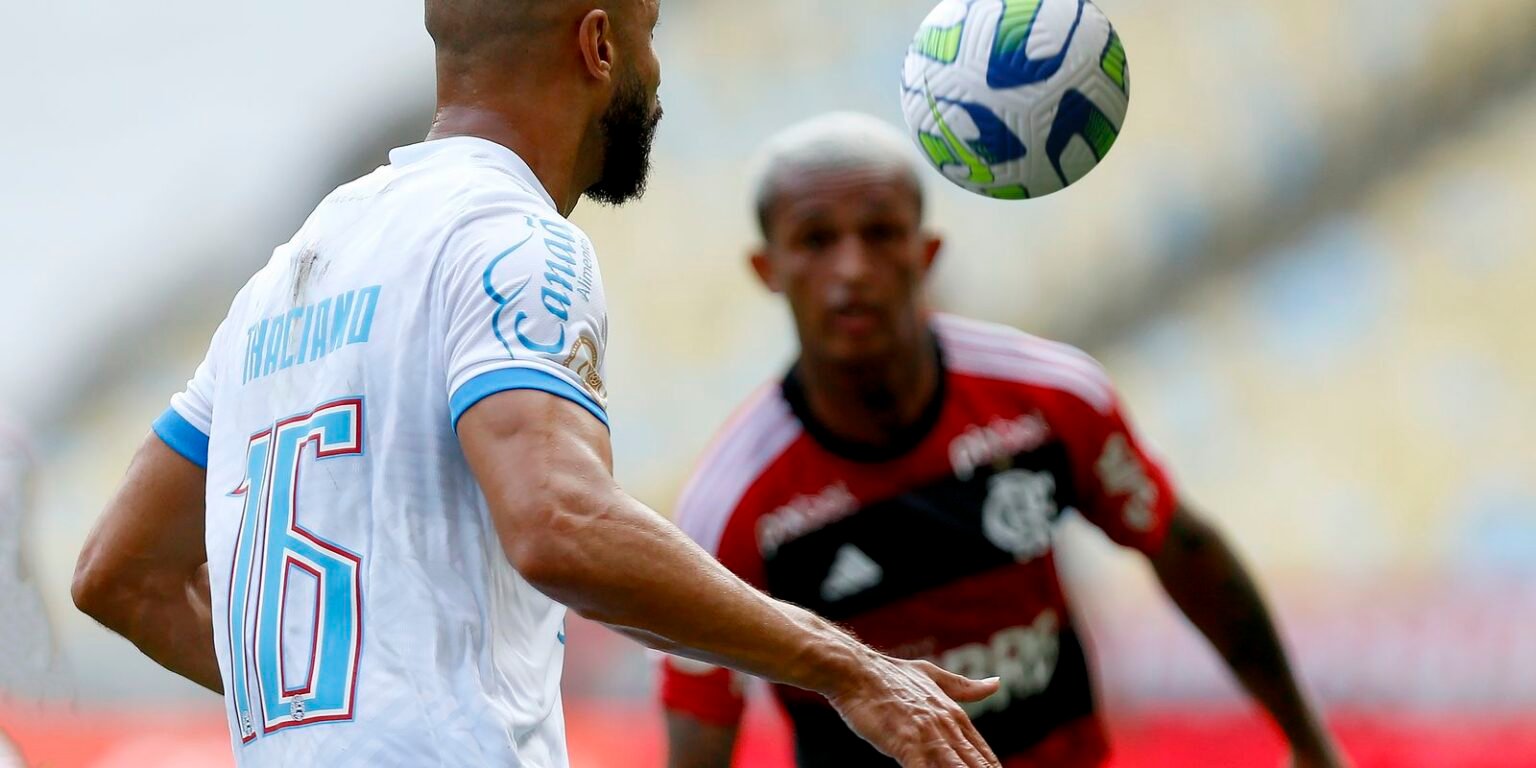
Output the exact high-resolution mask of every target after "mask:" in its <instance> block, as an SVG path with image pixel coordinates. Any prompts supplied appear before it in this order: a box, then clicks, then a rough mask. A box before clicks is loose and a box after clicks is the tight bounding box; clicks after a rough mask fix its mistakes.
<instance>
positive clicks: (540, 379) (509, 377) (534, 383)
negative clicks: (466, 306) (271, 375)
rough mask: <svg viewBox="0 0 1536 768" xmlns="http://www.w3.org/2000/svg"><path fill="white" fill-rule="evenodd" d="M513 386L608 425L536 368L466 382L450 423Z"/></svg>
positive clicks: (572, 390) (566, 385) (576, 394)
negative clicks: (557, 400)
mask: <svg viewBox="0 0 1536 768" xmlns="http://www.w3.org/2000/svg"><path fill="white" fill-rule="evenodd" d="M510 389H534V390H538V391H540V392H548V393H549V394H551V395H554V396H556V397H563V398H565V399H566V400H569V401H571V402H573V403H575V404H577V405H579V406H581V407H583V408H585V409H587V412H589V413H591V414H592V415H593V416H595V417H597V420H598V421H601V422H602V423H603V426H605V427H606V426H608V414H607V412H605V411H604V410H603V409H602V406H599V405H598V404H597V402H596V401H594V400H593V399H592V398H591V397H590V396H588V395H587V393H585V392H583V391H581V390H580V389H579V388H577V387H576V385H574V384H572V383H570V382H568V381H566V380H565V379H562V378H560V377H559V376H556V375H555V374H553V373H549V372H547V371H541V370H539V369H537V368H498V369H496V370H494V371H486V372H485V373H482V374H480V375H479V376H476V377H474V378H473V379H470V380H469V381H466V382H464V383H463V384H461V385H459V388H458V389H456V390H454V391H453V394H452V395H451V396H450V397H449V398H448V410H449V412H450V413H451V414H452V422H451V423H452V424H453V429H454V431H455V432H457V431H458V429H459V417H461V416H463V415H464V412H465V411H467V410H469V408H470V406H472V405H474V404H475V403H478V402H480V401H481V400H484V399H485V398H487V397H490V396H491V395H494V394H496V393H497V392H506V391H507V390H510ZM204 439H205V440H206V438H204Z"/></svg>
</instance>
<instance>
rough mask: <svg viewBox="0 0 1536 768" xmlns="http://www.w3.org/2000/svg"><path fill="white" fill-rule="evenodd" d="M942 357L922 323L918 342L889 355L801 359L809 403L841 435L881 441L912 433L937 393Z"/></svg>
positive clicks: (872, 442)
mask: <svg viewBox="0 0 1536 768" xmlns="http://www.w3.org/2000/svg"><path fill="white" fill-rule="evenodd" d="M940 373H941V371H940V367H939V357H938V352H937V350H936V348H935V346H934V344H933V340H932V337H931V335H930V333H929V331H928V330H927V328H923V329H922V331H921V333H920V341H919V343H916V344H912V345H910V346H908V347H906V348H904V349H902V350H901V351H900V352H899V353H898V354H896V355H893V356H892V357H890V358H887V359H884V360H880V361H872V362H860V363H857V364H848V363H834V362H828V361H817V360H815V359H813V358H811V357H809V356H802V358H801V360H800V371H799V375H800V379H801V383H802V385H803V387H804V391H805V400H806V404H807V405H808V406H809V408H810V411H811V415H812V416H813V417H814V418H815V419H816V421H817V422H818V423H819V425H820V426H821V428H823V429H825V430H827V431H828V432H831V433H832V434H833V435H836V436H837V437H838V438H839V439H841V440H844V441H847V442H850V443H856V444H861V445H866V446H874V447H879V446H883V445H885V444H887V443H889V442H890V441H891V440H894V439H897V438H898V437H899V436H901V435H903V434H905V433H908V432H910V431H911V429H912V428H913V427H914V426H915V425H917V423H918V422H919V421H921V420H922V419H923V416H924V414H925V413H926V412H927V411H928V409H929V407H930V405H931V404H932V402H933V399H934V398H935V397H937V396H938V393H939V376H940Z"/></svg>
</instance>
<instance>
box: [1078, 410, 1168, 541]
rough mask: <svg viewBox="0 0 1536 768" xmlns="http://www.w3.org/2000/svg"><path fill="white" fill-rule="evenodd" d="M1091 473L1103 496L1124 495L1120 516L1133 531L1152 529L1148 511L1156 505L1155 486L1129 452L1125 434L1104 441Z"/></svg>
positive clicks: (1115, 435)
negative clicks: (1101, 487)
mask: <svg viewBox="0 0 1536 768" xmlns="http://www.w3.org/2000/svg"><path fill="white" fill-rule="evenodd" d="M1093 470H1094V473H1095V474H1097V475H1098V478H1099V485H1101V486H1103V488H1104V493H1105V495H1107V496H1112V497H1120V496H1128V497H1129V498H1128V499H1126V501H1125V506H1124V507H1123V508H1122V511H1121V517H1122V518H1123V519H1124V520H1125V524H1126V525H1127V526H1129V527H1130V528H1131V530H1133V531H1143V532H1145V531H1149V530H1152V524H1153V522H1154V521H1153V519H1152V508H1153V507H1154V506H1156V504H1157V486H1156V485H1153V484H1152V481H1151V480H1150V479H1148V478H1147V468H1146V467H1145V466H1143V465H1142V463H1141V458H1140V457H1139V456H1137V455H1136V452H1135V451H1133V450H1131V445H1130V441H1129V440H1127V439H1126V437H1125V435H1124V434H1123V433H1120V432H1116V433H1115V434H1113V435H1111V436H1110V438H1109V439H1108V440H1106V441H1104V451H1103V452H1102V453H1100V454H1099V460H1098V461H1096V462H1094V465H1093Z"/></svg>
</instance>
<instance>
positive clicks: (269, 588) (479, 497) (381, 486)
mask: <svg viewBox="0 0 1536 768" xmlns="http://www.w3.org/2000/svg"><path fill="white" fill-rule="evenodd" d="M604 307H605V302H604V299H603V289H602V280H601V277H600V276H599V273H598V266H597V259H596V257H595V255H594V254H593V251H592V246H591V243H590V241H589V240H588V239H587V237H586V236H585V235H584V234H583V233H582V232H581V231H580V230H578V229H577V228H576V227H575V226H573V225H571V224H570V223H569V222H567V221H566V220H565V219H564V218H562V217H561V216H560V214H559V213H558V212H557V211H556V209H555V206H554V202H553V201H552V200H551V199H550V198H549V195H548V193H547V192H545V191H544V189H543V187H542V186H541V185H540V183H539V182H538V180H537V179H536V178H535V177H534V175H533V173H532V172H531V171H530V170H529V169H528V166H527V165H526V164H524V163H523V161H522V160H521V159H519V158H518V157H517V155H516V154H514V153H513V152H512V151H511V150H508V149H506V148H505V147H502V146H499V145H497V144H494V143H491V142H488V141H484V140H481V139H476V138H467V137H463V138H450V139H442V140H436V141H429V142H426V143H422V144H417V145H414V146H409V147H404V148H401V149H397V150H395V151H394V152H392V153H390V164H389V165H387V166H384V167H381V168H379V169H378V170H377V171H375V172H373V173H372V174H369V175H368V176H365V177H363V178H362V179H359V180H357V181H355V182H352V183H350V184H347V185H345V186H342V187H341V188H339V189H337V190H336V191H335V192H333V193H331V194H330V195H329V196H327V197H326V198H325V200H324V201H322V202H321V203H320V205H319V207H318V208H316V209H315V212H314V213H313V214H311V215H310V217H309V220H308V221H306V222H305V224H304V226H303V228H302V229H300V230H299V232H298V234H296V235H295V236H294V237H293V239H292V240H291V241H289V242H288V243H287V244H286V245H283V246H281V247H279V248H277V249H276V251H275V253H274V254H273V257H272V260H271V262H269V263H268V264H267V266H266V267H265V268H263V269H262V270H261V271H260V272H258V273H256V275H255V276H254V277H252V278H251V280H250V282H249V283H247V284H246V285H245V287H244V288H243V289H242V290H241V291H240V293H239V294H238V295H237V296H236V298H235V301H234V304H233V306H231V308H230V310H229V316H228V318H227V319H225V320H224V322H223V324H221V325H220V326H219V329H218V330H217V332H215V334H214V337H213V343H212V345H211V346H210V348H209V350H208V356H207V358H206V359H205V360H204V361H203V363H202V365H200V366H199V367H198V369H197V373H196V374H195V376H194V377H193V379H192V380H191V381H190V382H188V384H187V389H186V391H184V392H182V393H180V394H178V395H176V396H175V397H174V398H172V400H171V408H170V410H168V411H167V412H166V413H165V415H163V416H161V418H160V419H159V420H158V421H157V422H156V423H155V432H156V433H157V434H159V435H160V437H161V438H162V439H163V440H164V441H165V442H166V444H167V445H169V446H170V447H171V448H173V449H174V450H176V451H177V452H178V453H180V454H181V455H183V456H185V457H187V458H188V459H190V460H192V461H194V462H196V463H198V464H200V465H203V466H205V467H206V468H207V471H208V490H207V544H208V573H209V579H210V581H211V582H212V589H213V591H212V595H213V600H212V604H213V625H214V642H215V645H216V647H217V652H218V658H219V666H220V670H221V673H222V676H223V680H224V691H225V702H226V705H227V709H228V713H229V718H230V731H231V736H232V741H233V743H234V751H235V755H236V759H237V762H238V763H239V764H241V765H244V766H296V765H314V766H351V765H360V766H381V765H409V766H486V765H496V766H530V767H535V766H536V767H539V768H543V767H544V766H553V767H557V768H558V767H563V766H566V765H567V758H566V751H565V733H564V724H563V720H562V715H561V704H560V674H561V666H562V664H563V661H564V652H565V648H564V644H565V637H564V628H563V622H564V619H565V607H564V606H562V605H560V604H558V603H556V602H554V601H552V600H550V599H549V598H548V597H545V596H544V595H543V594H541V593H539V592H538V591H536V590H535V589H533V588H532V587H531V586H530V585H529V584H528V583H527V582H526V581H524V580H523V579H522V578H521V577H520V576H519V575H518V573H517V572H516V571H515V570H514V569H513V568H512V566H511V565H510V564H509V563H508V561H507V558H506V556H505V554H504V553H503V550H502V546H501V543H500V540H499V539H498V538H497V534H496V529H495V527H494V526H493V524H492V521H491V519H490V517H489V513H488V511H487V507H486V501H485V497H484V496H483V494H482V492H481V490H480V488H479V486H478V485H477V483H476V482H475V479H474V477H473V475H472V474H471V473H470V470H469V467H468V465H467V464H466V463H465V459H464V455H463V452H462V451H461V450H460V447H459V443H458V439H457V437H456V436H455V427H456V425H457V422H458V419H459V417H460V415H461V414H463V413H464V411H465V410H466V409H468V408H469V407H470V406H472V405H474V404H475V403H476V402H478V401H479V400H481V399H482V398H485V397H487V396H489V395H491V394H494V393H496V392H500V391H504V390H509V389H534V390H542V391H544V392H547V393H550V394H552V395H555V396H558V397H562V398H566V399H568V400H570V401H572V402H574V403H576V404H578V405H580V406H582V407H584V408H585V409H586V410H588V411H590V412H591V414H592V415H593V416H594V417H596V418H598V419H600V420H602V421H603V422H604V423H605V424H606V423H607V415H606V412H605V410H604V396H605V393H604V388H603V377H602V373H603V365H602V360H603V349H604V343H605V341H606V338H607V321H606V317H605V309H604Z"/></svg>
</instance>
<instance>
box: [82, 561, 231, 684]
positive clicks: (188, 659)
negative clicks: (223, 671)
mask: <svg viewBox="0 0 1536 768" xmlns="http://www.w3.org/2000/svg"><path fill="white" fill-rule="evenodd" d="M208 598H209V595H208V570H207V566H206V565H204V566H203V567H201V568H199V569H198V570H197V571H195V572H193V573H191V574H188V575H187V577H186V578H185V579H175V578H170V577H162V578H158V579H155V580H154V581H152V582H150V583H146V584H142V585H139V586H138V587H135V588H133V589H131V590H128V589H125V590H123V591H122V592H120V593H119V594H118V595H117V597H116V599H115V600H114V601H113V602H114V603H115V605H112V606H109V607H103V608H100V609H97V610H95V611H93V612H92V615H93V616H95V617H96V618H97V620H98V621H101V622H102V624H103V625H105V626H106V627H107V628H108V629H111V630H112V631H114V632H116V633H117V634H119V635H122V636H123V637H124V638H126V639H127V640H128V641H129V642H131V643H133V644H134V645H135V646H136V647H138V649H139V650H140V651H142V652H143V653H144V655H146V656H148V657H149V658H151V659H153V660H154V661H155V663H157V664H159V665H160V666H162V667H165V668H166V669H168V670H170V671H172V672H174V673H176V674H178V675H181V676H182V677H185V678H187V679H188V680H191V681H192V682H194V683H197V684H198V685H200V686H202V687H204V688H207V689H208V690H210V691H213V692H214V693H223V692H224V685H223V681H222V679H221V678H220V675H219V662H218V657H217V656H216V655H215V654H214V649H213V621H212V618H211V616H212V611H211V609H210V607H209V599H208Z"/></svg>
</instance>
